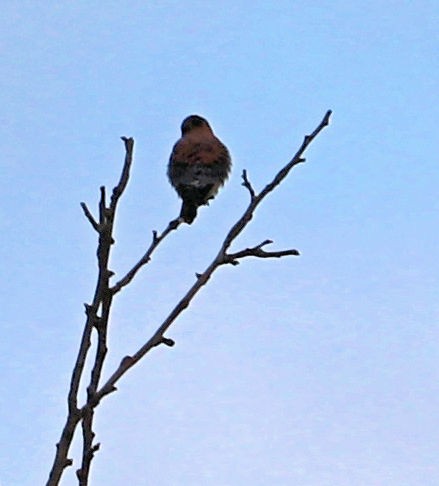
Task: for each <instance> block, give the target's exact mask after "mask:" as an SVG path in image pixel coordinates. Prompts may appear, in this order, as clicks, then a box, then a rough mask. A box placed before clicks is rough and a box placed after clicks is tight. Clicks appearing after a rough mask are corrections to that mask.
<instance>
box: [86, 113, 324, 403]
mask: <svg viewBox="0 0 439 486" xmlns="http://www.w3.org/2000/svg"><path fill="white" fill-rule="evenodd" d="M330 115H331V112H330V111H328V112H327V113H326V114H325V116H324V118H323V119H322V121H321V122H320V124H319V125H318V127H317V128H316V129H315V130H314V131H313V132H312V134H311V135H308V136H307V137H305V140H304V142H303V143H302V145H301V147H300V148H299V150H298V151H297V152H296V154H295V155H294V157H293V158H292V159H291V161H290V162H289V163H288V164H287V165H286V166H284V167H283V168H282V169H281V170H280V171H279V172H278V174H277V175H276V176H275V178H274V179H273V180H272V181H271V182H270V183H269V184H267V185H266V186H265V188H264V189H263V190H262V191H261V192H260V193H259V195H257V196H256V195H255V196H254V197H253V198H252V200H251V201H250V204H249V206H248V208H247V209H246V211H245V212H244V214H243V215H242V216H241V218H239V220H238V221H237V222H236V223H235V224H234V225H233V226H232V228H231V229H230V231H229V232H228V233H227V235H226V237H225V239H224V241H223V243H222V245H221V248H220V250H219V252H218V254H217V256H216V257H215V259H214V260H213V261H212V263H211V264H210V265H209V266H208V267H207V268H206V269H205V271H204V272H203V273H201V274H197V275H196V277H197V280H196V282H195V283H194V284H193V285H192V286H191V287H190V289H189V290H188V291H187V292H186V294H185V295H184V297H183V298H182V299H181V300H180V302H178V304H177V305H176V306H175V307H174V309H173V310H172V311H171V312H170V314H169V315H168V317H167V318H166V319H165V320H164V321H163V323H162V324H161V325H160V326H159V327H158V329H157V330H156V331H155V333H154V334H153V336H152V337H151V338H150V339H148V340H147V341H146V342H145V343H144V344H143V346H141V347H140V348H139V349H138V350H137V351H136V352H135V353H134V354H133V355H132V356H130V357H128V358H124V359H123V360H122V362H121V364H120V365H119V367H118V368H117V369H116V370H115V371H114V373H113V374H112V375H111V376H110V378H108V380H107V382H106V383H105V384H104V385H103V386H102V387H101V388H100V389H99V390H98V391H97V392H96V395H95V399H96V405H97V404H98V403H99V402H100V400H101V399H102V398H103V397H104V396H106V395H108V394H109V393H112V392H113V391H114V389H115V384H116V383H117V382H118V381H119V379H120V378H121V377H122V376H123V375H124V374H125V373H126V372H127V371H128V370H129V369H130V368H132V367H133V366H134V365H135V364H136V363H137V362H138V361H140V360H141V359H142V358H143V357H144V356H145V355H146V354H147V353H148V352H149V351H150V350H151V349H152V348H154V347H155V346H158V345H159V344H162V343H163V342H164V341H163V335H164V333H165V332H166V331H167V330H168V328H169V327H170V326H171V325H172V323H173V322H174V321H175V320H176V319H177V317H178V316H179V315H180V314H181V313H182V312H183V311H184V310H185V309H186V308H187V307H189V305H190V303H191V302H192V300H193V299H194V297H195V295H196V294H197V293H198V292H199V290H200V289H201V288H202V287H203V286H204V285H206V283H207V282H208V280H209V279H210V277H211V276H212V274H213V273H214V272H215V271H216V270H217V269H218V268H219V267H220V266H221V265H224V264H227V263H231V262H230V261H229V260H230V257H232V259H233V256H234V257H235V258H234V261H237V259H239V258H244V257H246V256H256V257H259V258H279V257H282V256H289V255H297V254H298V251H297V250H284V251H281V252H265V251H264V250H263V249H262V247H263V246H265V245H268V244H269V243H271V240H265V241H264V242H262V243H261V244H260V245H258V246H256V247H254V248H248V249H246V250H242V251H241V252H238V253H235V254H230V255H228V254H227V249H228V248H229V247H230V245H231V244H232V242H233V241H234V240H235V239H236V237H237V236H238V235H239V234H240V233H241V232H242V230H243V229H244V228H245V227H246V226H247V224H248V223H249V222H250V220H251V219H252V217H253V214H254V212H255V210H256V208H257V206H258V205H259V204H260V203H261V201H262V200H263V199H264V198H265V197H266V196H267V195H268V194H269V193H270V192H271V191H273V189H274V188H275V187H276V186H278V185H279V184H280V183H281V182H282V180H283V179H285V177H286V176H287V175H288V173H289V172H290V171H291V169H292V168H293V167H294V166H295V165H298V164H299V163H301V162H303V161H304V159H303V158H302V154H303V153H304V152H305V150H306V148H307V147H308V145H309V144H310V143H311V142H312V141H313V140H314V138H315V137H316V136H317V135H318V134H319V133H320V131H321V130H322V129H323V128H324V127H325V126H327V125H328V123H329V118H330ZM246 187H247V186H246ZM247 189H249V188H248V187H247ZM249 192H250V190H249ZM250 194H252V193H251V192H250ZM153 243H154V241H153Z"/></svg>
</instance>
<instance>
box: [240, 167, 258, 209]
mask: <svg viewBox="0 0 439 486" xmlns="http://www.w3.org/2000/svg"><path fill="white" fill-rule="evenodd" d="M241 177H242V184H241V185H243V186H244V187H245V188H246V189H247V190H248V192H249V193H250V200H251V201H253V200H254V198H255V196H256V194H255V190H254V189H253V186H252V185H251V183H250V181H249V180H248V178H247V171H246V170H245V169H244V170H243V171H242V176H241Z"/></svg>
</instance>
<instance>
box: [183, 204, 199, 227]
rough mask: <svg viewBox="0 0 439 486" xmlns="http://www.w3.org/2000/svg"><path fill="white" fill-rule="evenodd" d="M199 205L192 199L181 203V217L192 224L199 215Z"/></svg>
mask: <svg viewBox="0 0 439 486" xmlns="http://www.w3.org/2000/svg"><path fill="white" fill-rule="evenodd" d="M197 209H198V208H197V205H196V204H194V203H193V202H191V201H183V204H182V205H181V212H180V218H183V219H184V221H185V222H186V223H187V224H191V223H192V221H193V220H194V219H195V218H196V216H197Z"/></svg>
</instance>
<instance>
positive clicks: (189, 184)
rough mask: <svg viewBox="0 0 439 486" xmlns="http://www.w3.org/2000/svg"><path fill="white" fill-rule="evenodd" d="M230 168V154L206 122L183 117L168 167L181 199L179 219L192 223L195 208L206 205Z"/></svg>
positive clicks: (199, 118)
mask: <svg viewBox="0 0 439 486" xmlns="http://www.w3.org/2000/svg"><path fill="white" fill-rule="evenodd" d="M230 167H231V159H230V154H229V151H228V150H227V147H226V146H225V145H224V144H223V143H222V142H221V141H220V140H219V139H218V138H217V137H216V136H215V135H214V133H213V131H212V129H211V127H210V125H209V123H208V122H207V120H205V119H204V118H202V117H201V116H198V115H191V116H188V117H187V118H185V119H184V120H183V123H182V124H181V138H180V140H178V141H177V143H176V144H175V145H174V148H173V149H172V153H171V157H170V159H169V165H168V177H169V180H170V182H171V184H172V185H173V186H174V188H175V190H176V191H177V193H178V195H179V196H180V197H181V199H182V200H183V204H182V207H181V213H180V218H182V219H183V220H184V221H185V222H186V223H188V224H191V223H192V221H193V220H194V219H195V217H196V216H197V209H198V207H199V206H202V205H204V204H208V201H209V199H213V198H214V197H215V194H216V193H217V192H218V189H219V188H220V187H221V186H222V185H223V184H224V182H225V181H226V179H227V177H228V175H229V172H230Z"/></svg>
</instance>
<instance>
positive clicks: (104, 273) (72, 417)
mask: <svg viewBox="0 0 439 486" xmlns="http://www.w3.org/2000/svg"><path fill="white" fill-rule="evenodd" d="M123 141H124V144H125V152H126V154H125V163H124V165H123V169H122V175H121V178H120V181H119V183H118V185H117V186H116V187H115V188H114V190H113V196H112V199H111V205H110V208H107V207H106V191H105V187H104V186H101V188H100V193H101V197H100V200H99V224H98V223H97V222H96V220H95V219H94V218H93V216H92V215H91V212H90V211H89V210H88V208H87V206H86V204H85V203H82V204H81V207H82V209H83V211H84V214H85V216H86V218H87V219H88V221H89V222H90V224H91V225H92V227H93V229H94V230H95V231H97V232H98V233H99V243H98V250H97V257H98V268H99V272H98V278H97V283H96V289H95V293H94V297H93V301H92V303H91V304H85V313H86V316H87V318H86V322H85V326H84V331H83V334H82V338H81V343H80V345H79V351H78V355H77V358H76V362H75V365H74V367H73V371H72V377H71V381H70V389H69V393H68V399H67V402H68V415H67V419H66V423H65V425H64V428H63V431H62V433H61V437H60V440H59V442H58V443H57V446H56V454H55V458H54V462H53V465H52V469H51V471H50V473H49V479H48V481H47V483H46V484H47V486H56V485H58V483H59V480H60V478H61V476H62V474H63V471H64V469H65V468H66V467H68V466H70V465H72V460H71V459H68V458H67V455H68V452H69V449H70V445H71V442H72V440H73V435H74V432H75V429H76V426H77V424H78V422H79V421H80V420H81V418H82V417H83V416H84V412H83V411H81V413H80V412H79V409H78V391H79V386H80V382H81V378H82V375H83V371H84V367H85V362H86V358H87V354H88V350H89V348H90V345H91V333H92V331H93V328H96V329H98V349H97V354H96V359H95V365H94V367H93V372H92V379H91V386H90V387H89V388H88V390H87V392H88V399H90V398H91V396H92V395H93V394H94V393H95V390H96V388H97V386H98V382H99V377H100V373H101V371H102V363H103V359H104V357H105V353H106V346H105V342H106V329H107V324H108V316H109V306H110V305H111V298H112V294H111V292H109V278H110V277H111V275H112V272H111V271H110V270H109V269H108V261H109V256H110V249H111V245H112V244H113V243H114V240H113V236H112V233H113V221H114V216H115V213H116V209H117V202H118V200H119V197H120V196H121V195H122V193H123V191H124V190H125V188H126V185H127V182H128V178H129V170H130V166H131V162H132V155H133V148H134V140H133V139H132V138H125V137H124V138H123ZM108 299H110V300H109V301H108ZM104 302H106V303H107V305H103V303H104ZM108 304H109V305H108ZM101 307H102V316H101V317H98V311H99V309H100V308H101ZM99 330H100V331H99ZM104 350H105V352H104ZM84 423H86V422H85V421H84ZM86 426H87V427H89V430H87V431H84V441H83V442H84V451H83V452H84V455H87V454H88V455H89V451H90V450H92V449H93V445H92V444H91V442H90V437H92V436H93V431H92V428H91V427H92V418H91V420H90V421H89V422H88V425H86ZM91 458H92V455H91ZM91 458H90V459H89V461H88V464H89V462H90V461H91ZM83 459H84V458H83ZM84 465H85V466H86V465H87V461H85V463H84V460H83V466H84ZM82 469H83V468H81V470H82ZM80 476H81V473H78V478H79V477H80ZM82 477H85V475H84V474H82ZM80 484H81V483H80ZM83 484H86V483H83Z"/></svg>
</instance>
